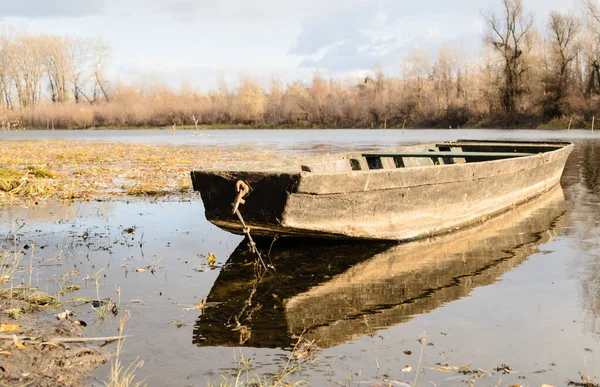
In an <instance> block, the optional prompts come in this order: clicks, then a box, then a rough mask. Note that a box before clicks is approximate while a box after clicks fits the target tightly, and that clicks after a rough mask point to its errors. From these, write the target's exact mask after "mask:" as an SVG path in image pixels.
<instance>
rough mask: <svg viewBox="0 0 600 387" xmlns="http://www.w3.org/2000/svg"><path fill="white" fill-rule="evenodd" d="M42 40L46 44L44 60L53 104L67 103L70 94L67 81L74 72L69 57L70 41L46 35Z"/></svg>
mask: <svg viewBox="0 0 600 387" xmlns="http://www.w3.org/2000/svg"><path fill="white" fill-rule="evenodd" d="M42 39H43V41H44V43H45V44H44V46H45V53H44V54H45V55H44V57H43V59H42V60H43V62H44V66H45V68H46V74H47V75H48V85H49V87H50V92H51V97H52V102H58V103H62V102H65V101H66V100H67V93H68V87H67V81H68V79H69V78H70V77H71V73H72V71H73V64H72V63H71V61H70V59H71V57H70V55H69V40H68V38H63V37H60V36H51V35H46V36H44V37H42Z"/></svg>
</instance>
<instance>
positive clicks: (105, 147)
mask: <svg viewBox="0 0 600 387" xmlns="http://www.w3.org/2000/svg"><path fill="white" fill-rule="evenodd" d="M0 144H1V145H2V149H3V152H2V153H1V154H0V202H2V199H3V198H8V197H10V198H39V197H46V196H48V197H57V198H61V199H69V200H73V199H82V200H90V199H95V198H105V197H107V196H124V195H128V196H153V197H161V196H166V195H185V194H188V193H190V192H192V186H191V180H190V178H189V172H190V171H191V170H192V169H202V168H208V167H211V166H215V165H217V164H221V163H227V162H230V161H233V160H235V161H254V160H261V161H268V160H271V159H273V158H274V157H278V158H279V157H281V156H278V155H276V154H274V153H265V152H264V151H262V152H261V151H259V150H255V149H251V148H240V149H237V150H235V151H232V150H231V149H229V148H201V147H188V146H170V145H148V144H126V143H109V142H106V143H89V142H83V141H63V140H51V141H44V142H39V141H2V142H0ZM46 165H51V166H52V167H51V169H49V168H46V167H44V166H46Z"/></svg>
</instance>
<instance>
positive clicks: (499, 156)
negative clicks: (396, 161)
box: [362, 151, 536, 159]
mask: <svg viewBox="0 0 600 387" xmlns="http://www.w3.org/2000/svg"><path fill="white" fill-rule="evenodd" d="M362 155H363V156H364V157H367V158H371V157H461V158H477V159H488V158H489V159H504V158H513V157H527V156H534V155H536V153H521V152H452V151H445V152H406V153H404V152H381V153H363V154H362Z"/></svg>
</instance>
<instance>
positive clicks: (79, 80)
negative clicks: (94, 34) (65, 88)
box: [68, 38, 92, 103]
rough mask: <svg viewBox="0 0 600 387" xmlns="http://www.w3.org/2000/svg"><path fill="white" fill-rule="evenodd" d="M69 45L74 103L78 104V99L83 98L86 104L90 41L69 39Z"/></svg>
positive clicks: (87, 98) (88, 99)
mask: <svg viewBox="0 0 600 387" xmlns="http://www.w3.org/2000/svg"><path fill="white" fill-rule="evenodd" d="M68 44H69V50H68V51H69V52H68V55H69V62H70V63H71V66H72V68H71V72H70V74H69V75H70V80H69V81H70V83H71V87H72V90H71V91H72V93H73V98H74V99H75V103H79V102H80V97H82V96H83V97H84V98H85V99H86V100H87V101H88V102H91V100H90V98H89V97H88V96H87V94H86V93H85V91H84V89H85V86H84V84H85V82H86V81H87V80H89V78H90V76H89V63H90V59H91V58H90V55H91V46H92V41H91V40H90V39H82V38H70V39H69V40H68Z"/></svg>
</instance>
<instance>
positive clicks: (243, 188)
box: [232, 180, 267, 270]
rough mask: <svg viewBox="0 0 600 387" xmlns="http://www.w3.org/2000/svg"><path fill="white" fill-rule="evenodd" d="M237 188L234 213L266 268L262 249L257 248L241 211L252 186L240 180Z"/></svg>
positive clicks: (254, 251) (253, 249) (251, 248)
mask: <svg viewBox="0 0 600 387" xmlns="http://www.w3.org/2000/svg"><path fill="white" fill-rule="evenodd" d="M235 190H236V192H237V197H236V198H235V201H234V202H233V210H232V213H233V214H234V215H237V217H238V219H239V220H240V222H241V223H242V227H243V229H242V231H243V232H244V234H245V235H246V237H247V238H248V247H250V251H252V252H253V253H254V254H256V255H257V256H258V260H259V261H260V264H261V265H262V267H263V268H264V269H265V270H266V269H267V265H266V264H265V261H263V259H262V256H261V255H260V251H258V249H257V248H256V243H254V240H253V239H252V235H250V227H248V226H246V222H245V221H244V218H243V217H242V214H241V213H240V209H239V207H240V204H244V203H246V201H245V200H244V196H246V195H247V194H248V193H249V192H250V187H249V186H248V184H246V183H245V182H243V181H242V180H238V181H237V183H235Z"/></svg>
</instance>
